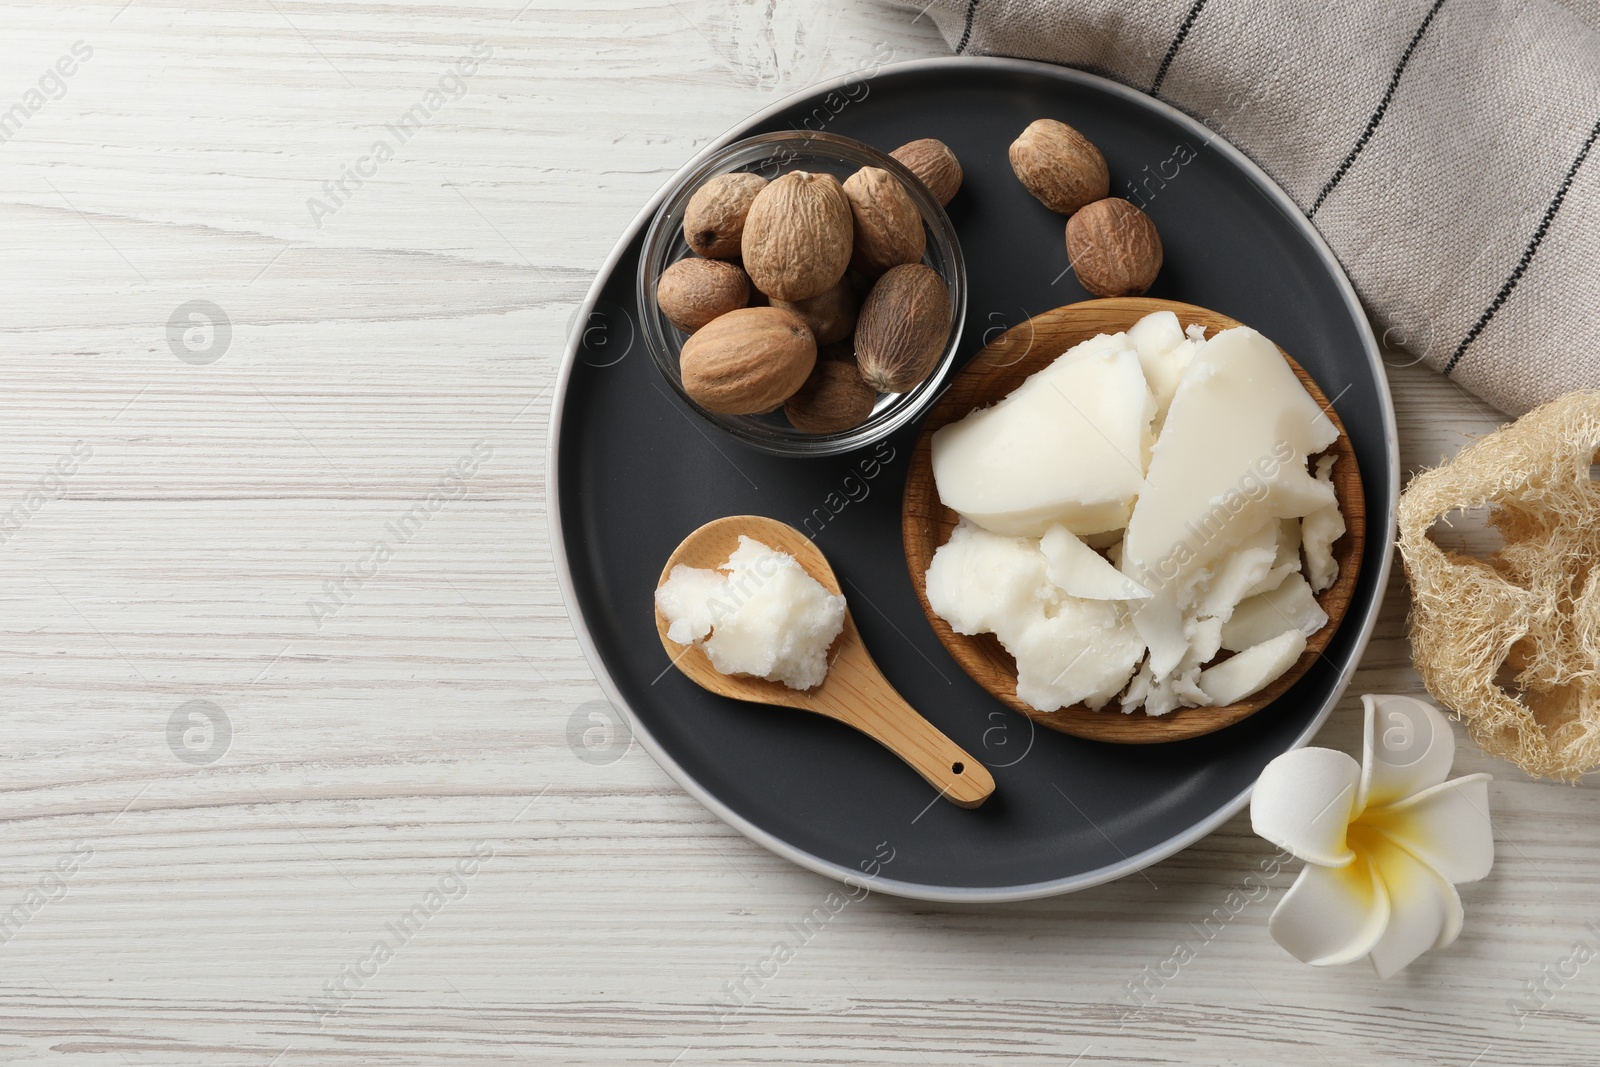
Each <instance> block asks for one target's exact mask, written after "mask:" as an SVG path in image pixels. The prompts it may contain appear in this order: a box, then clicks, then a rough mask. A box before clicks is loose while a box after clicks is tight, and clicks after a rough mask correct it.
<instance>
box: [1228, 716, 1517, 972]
mask: <svg viewBox="0 0 1600 1067" xmlns="http://www.w3.org/2000/svg"><path fill="white" fill-rule="evenodd" d="M1361 701H1362V703H1363V704H1365V705H1366V731H1365V739H1364V742H1363V744H1362V754H1361V763H1360V765H1359V766H1358V765H1357V764H1356V761H1355V760H1353V759H1351V758H1350V757H1349V756H1347V755H1345V754H1344V753H1343V752H1335V751H1334V750H1332V749H1328V748H1302V749H1296V750H1295V751H1293V752H1286V753H1284V754H1283V755H1281V756H1279V757H1278V758H1277V759H1275V760H1273V761H1272V762H1271V763H1269V764H1267V767H1266V769H1265V770H1264V771H1262V772H1261V778H1260V779H1259V780H1258V781H1257V782H1256V788H1255V794H1254V795H1253V796H1252V797H1251V800H1250V822H1251V825H1252V826H1253V827H1254V828H1255V832H1256V833H1258V834H1260V835H1261V836H1262V837H1264V838H1266V839H1267V840H1268V841H1271V842H1272V843H1273V844H1275V845H1277V846H1278V847H1280V848H1282V849H1285V850H1286V851H1288V852H1290V853H1292V854H1293V855H1295V856H1296V857H1298V858H1299V859H1302V860H1304V861H1305V864H1306V865H1305V868H1304V869H1303V870H1301V872H1300V877H1299V878H1297V879H1295V883H1294V885H1292V886H1290V887H1289V891H1288V892H1287V893H1285V894H1284V896H1283V899H1282V900H1281V901H1279V903H1278V907H1277V910H1275V911H1274V912H1273V913H1272V918H1271V919H1270V920H1269V921H1268V923H1267V929H1268V930H1269V931H1270V932H1271V934H1272V937H1273V940H1275V941H1277V942H1278V944H1280V945H1282V946H1283V947H1284V948H1286V949H1288V950H1289V953H1290V954H1291V955H1293V956H1294V957H1295V958H1296V959H1298V960H1301V961H1303V962H1305V963H1309V964H1312V965H1314V966H1318V967H1323V966H1331V965H1333V964H1338V963H1350V962H1352V961H1354V960H1358V959H1360V958H1361V957H1362V956H1369V957H1371V959H1372V965H1373V967H1374V968H1375V969H1376V970H1377V972H1378V977H1379V978H1388V977H1389V976H1390V975H1392V974H1394V973H1395V972H1396V971H1399V970H1400V969H1401V968H1402V967H1404V966H1406V965H1407V964H1409V963H1410V962H1411V961H1412V960H1414V959H1416V958H1417V957H1418V956H1420V955H1422V954H1423V953H1424V952H1426V951H1428V950H1429V949H1433V948H1443V947H1444V946H1446V945H1448V944H1450V942H1452V941H1454V940H1455V939H1456V935H1457V934H1459V933H1460V932H1461V922H1462V918H1463V913H1462V909H1461V898H1460V896H1458V895H1457V894H1456V890H1455V883H1459V882H1475V881H1477V880H1478V879H1480V878H1482V877H1484V876H1485V875H1486V874H1488V873H1489V868H1490V867H1491V866H1493V864H1494V834H1493V830H1492V828H1491V826H1490V824H1489V777H1490V776H1489V775H1487V774H1469V775H1467V776H1466V777H1464V778H1456V779H1453V780H1451V781H1445V777H1446V776H1447V775H1448V774H1449V773H1450V765H1451V764H1452V763H1453V762H1454V761H1455V755H1456V739H1455V735H1454V734H1453V733H1451V732H1450V724H1449V722H1448V721H1447V720H1446V719H1445V717H1444V715H1442V714H1441V713H1440V712H1439V710H1438V709H1437V708H1435V707H1433V706H1432V705H1431V704H1428V703H1425V702H1424V701H1421V700H1416V699H1414V698H1412V697H1404V696H1364V697H1362V698H1361Z"/></svg>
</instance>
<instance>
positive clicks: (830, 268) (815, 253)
mask: <svg viewBox="0 0 1600 1067" xmlns="http://www.w3.org/2000/svg"><path fill="white" fill-rule="evenodd" d="M854 225H855V224H854V223H853V222H852V221H851V217H850V201H849V199H848V198H847V197H846V196H845V195H844V190H843V189H842V188H840V187H839V179H837V178H835V177H834V176H833V175H831V174H813V173H811V172H809V171H803V170H792V171H790V172H789V173H787V174H785V175H783V176H782V177H779V178H777V179H776V180H774V181H772V182H770V183H768V184H767V186H766V188H764V189H762V190H761V191H760V192H759V193H757V194H756V197H755V200H753V201H752V202H751V204H750V211H749V213H748V214H747V215H746V216H745V220H744V238H743V240H742V242H741V248H742V251H743V254H744V269H745V271H746V272H747V273H748V274H749V275H750V281H751V282H752V283H753V284H754V285H755V287H756V288H757V289H760V290H761V291H762V292H763V293H766V294H767V295H768V296H769V297H772V298H773V299H774V300H804V299H806V298H807V297H812V296H817V295H818V294H820V293H825V292H827V291H828V290H829V289H832V288H833V287H834V286H835V285H836V284H838V281H839V279H840V278H842V277H844V272H845V268H847V267H849V266H850V250H851V247H852V231H853V228H854Z"/></svg>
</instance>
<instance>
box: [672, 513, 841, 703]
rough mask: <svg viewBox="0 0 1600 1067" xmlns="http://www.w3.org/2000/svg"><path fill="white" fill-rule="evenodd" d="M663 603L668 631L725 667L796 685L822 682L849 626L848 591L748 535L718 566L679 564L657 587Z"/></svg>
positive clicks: (724, 670)
mask: <svg viewBox="0 0 1600 1067" xmlns="http://www.w3.org/2000/svg"><path fill="white" fill-rule="evenodd" d="M719 572H720V573H719ZM656 607H657V608H658V609H660V611H661V614H662V617H664V618H665V619H666V620H667V623H668V628H667V636H668V637H669V638H671V639H672V640H674V641H677V642H678V643H679V644H694V645H697V646H699V647H700V648H701V649H702V650H703V651H704V652H705V654H706V658H707V659H709V660H710V661H711V665H712V666H713V667H715V668H716V669H717V670H718V671H721V672H722V673H723V674H747V675H753V676H755V677H757V678H765V679H767V680H768V681H773V682H782V683H783V684H784V685H786V686H788V687H789V688H790V689H810V688H812V687H813V686H817V685H821V684H822V680H823V679H824V678H826V677H827V674H828V649H829V647H830V646H831V645H832V644H833V642H834V639H835V638H837V637H838V636H839V634H840V633H841V632H842V631H843V630H844V618H845V602H844V597H842V596H837V595H835V594H833V593H830V592H828V591H827V590H826V589H824V588H823V587H822V585H821V583H819V582H818V581H817V580H816V579H815V578H813V577H811V575H809V574H807V573H806V569H805V568H804V567H802V566H800V563H799V561H797V560H796V559H795V558H794V557H793V556H791V555H789V554H788V553H786V552H779V551H777V550H775V549H772V548H769V547H767V546H766V545H764V544H762V543H761V542H760V541H757V540H755V539H753V538H750V537H744V536H741V537H740V538H739V547H738V548H736V549H734V551H733V554H732V555H730V556H729V557H728V561H727V562H726V563H724V564H723V565H722V566H721V567H720V568H719V569H718V570H709V569H705V568H700V567H686V566H682V565H679V566H677V567H674V568H672V573H671V574H670V575H668V576H667V580H666V581H665V582H663V583H662V585H661V587H660V588H658V589H657V590H656Z"/></svg>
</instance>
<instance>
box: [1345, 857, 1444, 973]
mask: <svg viewBox="0 0 1600 1067" xmlns="http://www.w3.org/2000/svg"><path fill="white" fill-rule="evenodd" d="M1358 836H1361V835H1358ZM1362 844H1363V845H1364V846H1370V847H1367V848H1364V849H1363V851H1364V852H1365V854H1366V855H1367V856H1369V857H1370V859H1371V861H1372V863H1373V865H1374V867H1376V868H1377V871H1378V877H1379V878H1381V879H1382V880H1383V886H1384V889H1385V890H1386V891H1387V892H1388V894H1389V925H1388V926H1387V927H1385V928H1384V931H1383V936H1382V937H1380V938H1379V939H1378V943H1377V944H1376V945H1373V946H1372V953H1371V955H1372V967H1373V969H1374V970H1376V971H1377V972H1378V977H1379V978H1388V977H1390V976H1391V975H1393V974H1395V973H1396V972H1397V971H1399V970H1400V969H1401V968H1403V967H1405V966H1406V965H1407V964H1409V963H1410V962H1411V961H1412V960H1414V959H1416V958H1417V957H1418V956H1420V955H1422V954H1423V953H1424V952H1427V951H1428V950H1429V949H1434V948H1443V947H1444V946H1445V945H1448V944H1449V943H1450V942H1452V941H1454V940H1455V939H1456V935H1457V934H1459V933H1460V932H1461V922H1462V918H1463V912H1462V908H1461V897H1460V896H1459V895H1458V894H1457V893H1456V888H1455V886H1453V885H1451V884H1450V883H1449V882H1447V881H1445V880H1444V879H1443V878H1441V877H1439V875H1438V874H1436V873H1434V870H1433V868H1431V867H1429V866H1428V865H1427V864H1425V863H1423V862H1422V861H1421V860H1419V859H1417V858H1416V857H1415V856H1413V855H1411V853H1409V852H1407V851H1406V850H1405V849H1403V848H1401V847H1400V846H1399V845H1396V844H1394V843H1393V842H1391V841H1389V840H1388V839H1387V838H1384V837H1383V836H1382V835H1379V834H1370V835H1368V840H1366V841H1363V842H1362Z"/></svg>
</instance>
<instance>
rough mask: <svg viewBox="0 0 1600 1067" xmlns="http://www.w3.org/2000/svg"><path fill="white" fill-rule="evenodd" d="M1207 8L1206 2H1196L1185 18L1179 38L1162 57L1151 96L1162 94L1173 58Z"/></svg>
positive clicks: (1203, 0) (1174, 39) (1173, 40)
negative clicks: (1163, 83)
mask: <svg viewBox="0 0 1600 1067" xmlns="http://www.w3.org/2000/svg"><path fill="white" fill-rule="evenodd" d="M1205 6H1206V0H1194V4H1193V6H1191V7H1190V8H1189V14H1188V15H1186V16H1184V19H1183V25H1181V26H1179V27H1178V36H1176V37H1174V38H1173V39H1172V43H1171V44H1169V45H1168V46H1167V54H1166V55H1164V56H1162V57H1161V66H1160V67H1158V68H1157V69H1156V80H1155V81H1153V82H1151V83H1150V95H1151V96H1158V95H1160V93H1161V83H1162V82H1164V81H1166V80H1167V68H1168V67H1170V66H1172V57H1173V56H1175V55H1177V54H1178V49H1179V48H1180V47H1182V45H1183V39H1184V38H1185V37H1187V36H1189V30H1190V28H1191V27H1192V26H1194V20H1195V19H1197V18H1199V17H1200V9H1201V8H1203V7H1205Z"/></svg>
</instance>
